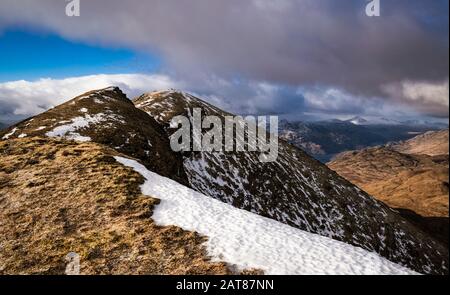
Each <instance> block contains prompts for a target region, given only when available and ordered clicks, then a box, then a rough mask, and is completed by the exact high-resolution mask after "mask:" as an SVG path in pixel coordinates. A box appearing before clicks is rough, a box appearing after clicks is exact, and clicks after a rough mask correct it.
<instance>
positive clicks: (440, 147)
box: [390, 129, 449, 156]
mask: <svg viewBox="0 0 450 295" xmlns="http://www.w3.org/2000/svg"><path fill="white" fill-rule="evenodd" d="M448 134H449V130H448V129H446V130H441V131H430V132H426V133H424V134H422V135H419V136H416V137H414V138H412V139H410V140H407V141H404V142H400V143H393V144H392V145H391V146H390V147H391V148H393V149H394V150H396V151H398V152H400V153H404V154H418V155H429V156H438V155H448V154H449V147H448V144H449V137H448Z"/></svg>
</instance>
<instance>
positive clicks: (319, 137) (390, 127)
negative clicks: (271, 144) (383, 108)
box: [279, 117, 448, 163]
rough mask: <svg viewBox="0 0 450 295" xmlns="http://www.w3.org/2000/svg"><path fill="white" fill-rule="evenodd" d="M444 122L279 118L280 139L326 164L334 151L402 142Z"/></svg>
mask: <svg viewBox="0 0 450 295" xmlns="http://www.w3.org/2000/svg"><path fill="white" fill-rule="evenodd" d="M446 127H448V126H446V125H445V124H440V123H430V124H427V122H423V121H414V122H413V121H408V122H396V121H393V120H388V119H385V118H381V119H376V120H375V119H371V120H368V119H365V118H362V117H354V118H351V119H349V120H345V121H343V120H338V119H334V120H327V121H317V122H300V121H299V122H290V121H287V120H281V121H280V124H279V136H280V138H282V139H284V140H286V141H288V142H289V143H291V144H293V145H295V146H297V147H299V148H302V149H303V150H305V151H306V152H307V153H308V154H310V155H311V156H313V157H315V158H316V159H318V160H320V161H322V162H324V163H326V162H328V161H329V160H331V158H333V156H335V155H336V154H338V153H341V152H344V151H348V150H358V149H362V148H365V147H371V146H377V145H384V144H387V143H388V142H392V141H403V140H408V139H411V138H413V137H415V136H416V135H418V134H422V133H425V132H427V131H435V130H439V129H442V128H446Z"/></svg>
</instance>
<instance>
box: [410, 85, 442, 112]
mask: <svg viewBox="0 0 450 295" xmlns="http://www.w3.org/2000/svg"><path fill="white" fill-rule="evenodd" d="M402 86H403V96H404V97H405V98H407V99H410V100H413V101H422V102H424V103H435V104H440V105H442V106H446V107H448V106H449V82H448V81H446V82H443V83H425V82H421V83H420V82H419V83H414V82H410V81H407V82H403V84H402Z"/></svg>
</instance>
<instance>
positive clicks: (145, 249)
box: [0, 138, 255, 274]
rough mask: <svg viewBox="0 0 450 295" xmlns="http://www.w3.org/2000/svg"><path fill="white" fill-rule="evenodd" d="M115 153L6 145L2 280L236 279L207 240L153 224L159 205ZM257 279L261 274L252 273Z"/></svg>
mask: <svg viewBox="0 0 450 295" xmlns="http://www.w3.org/2000/svg"><path fill="white" fill-rule="evenodd" d="M116 154H117V153H116V152H115V151H113V150H111V149H108V148H105V147H103V146H100V145H97V144H93V143H83V144H78V143H74V142H67V141H59V140H50V139H41V138H33V139H19V140H9V141H2V142H0V274H62V273H64V271H65V263H66V262H65V261H64V259H65V256H66V255H67V254H68V253H69V252H76V253H78V254H79V255H80V257H81V273H82V274H230V273H231V271H230V268H229V267H228V266H227V265H226V264H225V263H213V262H211V261H210V260H209V258H208V257H207V255H206V254H205V248H204V246H203V243H204V242H205V239H206V238H204V237H201V236H200V235H198V234H197V233H194V232H188V231H184V230H182V229H180V228H178V227H175V226H168V227H167V226H166V227H161V226H157V225H155V223H154V222H153V220H152V219H151V216H152V210H153V208H154V206H155V205H157V204H158V202H159V201H158V200H157V199H154V198H151V197H147V196H143V195H141V192H140V189H139V185H140V184H142V183H143V178H142V177H141V176H140V175H139V174H137V173H136V172H134V171H133V170H131V169H130V168H126V167H124V166H122V165H120V164H118V163H117V162H116V161H115V160H114V159H113V156H114V155H116ZM253 273H255V272H253Z"/></svg>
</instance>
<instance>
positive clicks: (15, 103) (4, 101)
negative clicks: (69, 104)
mask: <svg viewBox="0 0 450 295" xmlns="http://www.w3.org/2000/svg"><path fill="white" fill-rule="evenodd" d="M112 85H114V86H119V87H120V88H121V89H122V91H123V92H124V93H126V94H127V95H128V96H129V97H130V98H133V97H134V96H137V95H139V94H142V93H144V92H148V91H153V90H159V89H168V88H181V87H182V85H181V84H180V83H177V82H175V81H174V80H172V79H171V78H170V77H168V76H166V75H156V74H155V75H141V74H117V75H91V76H83V77H74V78H66V79H59V80H58V79H50V78H46V79H39V80H37V81H32V82H31V81H23V80H22V81H13V82H6V83H0V116H6V115H7V114H8V113H9V114H10V115H11V114H13V115H18V116H21V115H24V116H25V115H27V116H29V115H35V114H38V113H41V112H43V111H45V110H47V109H49V108H51V107H52V106H56V105H59V104H61V103H63V102H65V101H67V100H69V99H71V98H73V97H75V96H77V95H80V94H82V93H84V92H87V91H90V90H93V89H101V88H106V87H108V86H112ZM1 119H2V118H0V121H1Z"/></svg>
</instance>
